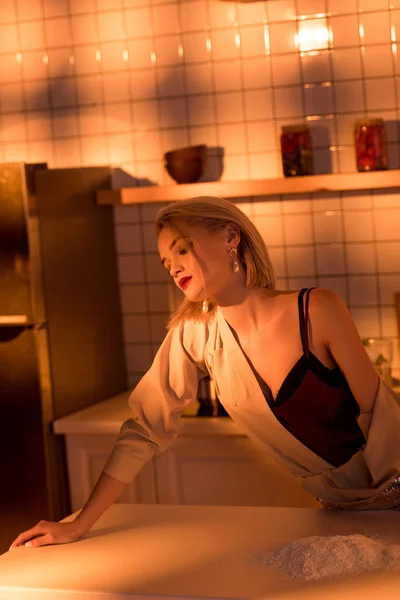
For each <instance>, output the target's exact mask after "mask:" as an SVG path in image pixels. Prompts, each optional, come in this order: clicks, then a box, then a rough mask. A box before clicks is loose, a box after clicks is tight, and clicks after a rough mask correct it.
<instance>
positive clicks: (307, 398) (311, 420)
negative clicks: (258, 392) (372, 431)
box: [260, 288, 365, 467]
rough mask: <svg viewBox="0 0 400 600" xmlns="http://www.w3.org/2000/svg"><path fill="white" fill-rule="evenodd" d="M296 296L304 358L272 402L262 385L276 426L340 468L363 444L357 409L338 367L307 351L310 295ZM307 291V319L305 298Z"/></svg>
mask: <svg viewBox="0 0 400 600" xmlns="http://www.w3.org/2000/svg"><path fill="white" fill-rule="evenodd" d="M312 289H314V288H309V289H307V288H303V289H302V290H301V291H300V293H299V297H298V305H299V323H300V335H301V342H302V346H303V353H304V354H303V355H302V356H301V357H300V358H299V360H298V361H297V363H296V364H295V365H294V367H293V369H292V370H291V371H290V373H289V374H288V375H287V377H286V379H285V381H284V382H283V384H282V386H281V388H280V389H279V392H278V396H277V398H276V399H275V400H274V399H273V397H272V393H271V390H270V388H269V387H268V385H267V384H266V383H265V382H264V381H262V382H261V381H260V384H261V386H262V388H263V393H264V396H265V398H266V400H267V402H268V405H269V407H270V409H271V410H272V412H273V413H274V415H275V417H276V418H277V419H278V421H279V422H280V423H281V425H283V426H284V427H285V428H286V429H287V430H288V431H289V432H290V433H291V434H292V435H294V436H295V437H296V438H297V439H298V440H299V441H300V442H302V443H303V444H304V445H305V446H307V447H308V448H310V450H312V451H313V452H315V454H318V456H320V457H321V458H323V459H325V460H326V461H327V462H329V463H330V464H331V465H334V466H335V467H338V466H340V465H342V464H344V463H345V462H347V461H348V460H350V458H351V457H352V456H353V454H355V452H357V450H359V449H360V448H362V447H363V446H364V444H365V438H364V436H363V434H362V432H361V429H360V427H359V425H358V423H357V417H358V416H359V414H360V409H359V406H358V404H357V402H356V400H355V398H354V396H353V394H352V392H351V390H350V388H349V386H348V383H347V381H346V378H345V377H344V375H343V374H342V372H341V371H340V369H339V368H338V367H336V368H334V369H328V367H325V365H323V364H322V363H321V361H320V360H319V359H318V358H317V357H316V356H315V355H314V354H312V352H310V350H309V347H308V303H309V295H310V292H311V290H312ZM305 292H306V302H305V315H304V308H303V296H304V293H305Z"/></svg>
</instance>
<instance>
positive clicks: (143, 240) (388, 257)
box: [115, 189, 400, 384]
mask: <svg viewBox="0 0 400 600" xmlns="http://www.w3.org/2000/svg"><path fill="white" fill-rule="evenodd" d="M237 204H238V206H239V208H241V209H242V210H243V211H244V212H245V213H246V214H247V215H248V216H249V217H250V218H251V220H252V221H253V222H254V224H255V225H256V226H257V227H258V228H259V230H260V232H261V233H262V235H263V238H264V239H265V241H266V243H267V245H268V249H269V253H270V257H271V260H272V263H273V265H274V267H275V273H276V277H277V288H278V289H293V290H295V289H300V288H301V287H306V286H319V287H327V288H330V289H333V290H335V291H336V292H338V293H339V294H340V296H341V297H342V298H343V300H344V301H345V302H346V304H347V305H348V306H349V308H350V310H351V313H352V316H353V318H354V320H355V323H356V325H357V328H358V331H359V333H360V335H361V336H362V337H363V338H364V337H381V336H384V337H389V338H391V339H392V340H393V342H394V364H393V367H394V372H393V374H394V375H395V376H396V377H398V378H400V353H399V350H400V348H399V340H398V333H397V328H396V315H395V309H394V294H395V292H397V291H400V229H399V224H400V202H399V189H390V190H385V191H376V192H369V191H365V192H364V191H363V192H344V193H342V194H333V193H324V194H318V195H317V194H313V195H312V197H309V196H303V195H296V196H283V197H266V198H241V199H238V202H237ZM159 208H160V205H151V204H148V205H136V206H127V207H117V208H116V209H115V216H116V227H117V239H118V240H119V248H118V250H119V261H120V263H119V264H120V273H121V291H122V310H123V314H124V323H125V335H126V341H127V364H128V370H129V373H130V379H131V383H132V384H134V383H135V382H136V381H137V379H138V378H139V377H140V374H141V373H142V372H143V371H145V369H146V368H147V367H148V366H149V365H150V362H151V359H152V356H153V354H154V352H155V351H156V350H157V348H158V345H159V342H160V341H161V340H162V339H163V337H164V334H165V329H164V324H165V321H166V319H167V317H168V314H169V312H170V310H171V308H173V306H174V305H176V302H177V301H179V299H180V298H182V297H183V296H182V295H181V292H180V291H179V290H177V289H176V288H175V286H171V283H170V281H169V279H170V278H169V276H168V274H167V272H166V270H165V269H164V268H163V267H162V266H161V263H160V260H159V256H158V253H157V246H156V239H155V235H154V233H153V222H154V216H155V213H156V211H157V210H158V209H159ZM139 227H140V230H141V231H142V232H143V234H142V236H141V237H140V241H139V246H136V247H135V250H134V251H132V249H131V242H130V240H132V239H134V238H135V237H136V235H135V234H136V232H137V230H138V228H139ZM174 288H175V289H174Z"/></svg>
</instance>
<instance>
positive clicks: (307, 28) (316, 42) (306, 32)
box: [295, 19, 330, 52]
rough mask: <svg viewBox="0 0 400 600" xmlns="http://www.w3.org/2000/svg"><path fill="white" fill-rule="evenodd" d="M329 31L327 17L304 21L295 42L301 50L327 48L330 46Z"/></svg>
mask: <svg viewBox="0 0 400 600" xmlns="http://www.w3.org/2000/svg"><path fill="white" fill-rule="evenodd" d="M329 40H330V36H329V31H328V27H327V25H326V20H325V19H318V20H317V19H315V20H311V21H303V22H302V23H300V24H299V29H298V33H297V35H295V44H296V46H297V47H298V48H299V50H300V52H310V51H312V50H325V49H327V48H328V47H329Z"/></svg>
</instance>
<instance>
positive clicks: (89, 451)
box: [65, 434, 157, 512]
mask: <svg viewBox="0 0 400 600" xmlns="http://www.w3.org/2000/svg"><path fill="white" fill-rule="evenodd" d="M116 437H117V436H112V435H101V434H97V435H96V434H79V435H76V434H70V435H66V436H65V442H66V451H67V463H68V482H69V492H70V501H71V511H73V512H74V511H76V510H79V509H80V508H82V506H83V504H84V503H85V502H86V500H87V499H88V497H89V495H90V492H91V491H92V489H93V487H94V485H95V483H96V481H97V479H98V478H99V475H100V473H101V471H102V470H103V467H104V465H105V463H106V460H107V458H108V456H109V454H110V452H111V449H112V447H113V444H114V441H115V439H116ZM117 502H119V503H127V504H132V503H138V504H154V503H156V502H157V493H156V482H155V464H154V461H151V462H150V463H148V464H147V465H145V467H144V468H143V469H142V471H141V472H140V473H139V475H138V476H137V477H136V478H135V480H134V481H133V483H132V484H131V485H129V486H128V487H127V488H126V489H125V490H124V492H123V493H122V494H121V496H120V497H119V498H118V500H117Z"/></svg>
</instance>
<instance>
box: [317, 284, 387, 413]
mask: <svg viewBox="0 0 400 600" xmlns="http://www.w3.org/2000/svg"><path fill="white" fill-rule="evenodd" d="M309 311H310V321H311V323H312V329H313V331H315V332H316V331H318V337H319V338H321V339H323V341H324V343H325V345H326V347H327V349H328V351H329V353H330V354H331V356H332V358H333V359H334V360H335V362H336V363H337V365H338V367H339V368H340V370H341V371H342V373H343V374H344V376H345V377H346V380H347V383H348V384H349V386H350V389H351V391H352V393H353V396H354V398H355V399H356V401H357V403H358V405H359V407H360V409H361V411H363V412H371V411H372V409H373V405H374V400H375V397H376V393H377V390H378V385H379V376H378V374H377V372H376V371H375V369H374V366H373V365H372V362H371V360H370V358H369V356H368V354H367V353H366V351H365V348H364V346H363V343H362V341H361V338H360V335H359V333H358V331H357V328H356V326H355V324H354V321H353V319H352V317H351V315H350V313H349V311H348V309H347V307H346V305H345V304H344V302H343V300H342V299H341V297H340V296H339V295H338V294H337V293H336V292H333V291H332V290H329V289H325V288H316V289H315V290H312V292H311V293H310V304H309Z"/></svg>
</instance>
